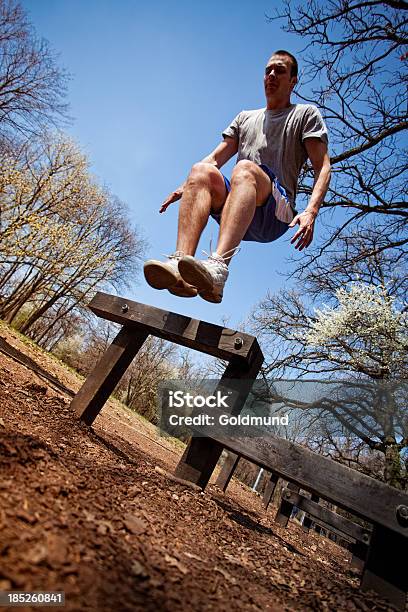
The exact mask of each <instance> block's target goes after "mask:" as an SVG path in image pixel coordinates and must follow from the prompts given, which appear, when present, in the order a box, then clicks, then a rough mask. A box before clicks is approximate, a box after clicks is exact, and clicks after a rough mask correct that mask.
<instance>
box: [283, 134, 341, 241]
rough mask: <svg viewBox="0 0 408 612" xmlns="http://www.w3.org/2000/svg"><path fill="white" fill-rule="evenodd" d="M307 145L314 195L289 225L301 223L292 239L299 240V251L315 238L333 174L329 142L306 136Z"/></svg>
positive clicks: (293, 225)
mask: <svg viewBox="0 0 408 612" xmlns="http://www.w3.org/2000/svg"><path fill="white" fill-rule="evenodd" d="M305 147H306V151H307V154H308V156H309V159H310V161H311V162H312V166H313V171H314V183H313V190H312V195H311V196H310V200H309V203H308V205H307V206H306V208H305V210H304V211H303V212H302V213H300V214H299V215H296V217H295V218H294V219H293V221H292V223H291V224H290V225H289V227H295V225H297V224H299V229H298V231H297V232H296V234H295V235H294V236H293V238H292V240H291V243H292V244H294V243H296V241H298V242H297V244H295V249H299V251H302V250H303V249H304V248H305V247H308V246H309V244H310V243H311V242H312V240H313V229H314V223H315V220H316V217H317V213H318V212H319V209H320V207H321V205H322V204H323V200H324V196H325V195H326V193H327V190H328V188H329V183H330V176H331V166H330V158H329V154H328V152H327V144H326V143H324V142H322V141H321V140H319V138H306V140H305Z"/></svg>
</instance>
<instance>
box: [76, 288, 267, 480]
mask: <svg viewBox="0 0 408 612" xmlns="http://www.w3.org/2000/svg"><path fill="white" fill-rule="evenodd" d="M89 308H90V310H91V311H92V312H93V313H95V314H96V315H97V316H98V317H101V318H103V319H107V320H109V321H113V322H115V323H119V324H121V325H122V329H121V330H120V331H119V333H118V335H117V336H116V338H115V339H114V340H113V342H112V343H111V345H110V346H109V347H108V349H107V350H106V351H105V353H104V354H103V355H102V357H101V359H100V360H99V362H98V363H97V365H96V366H95V368H94V370H93V371H92V372H91V374H90V375H89V376H88V378H87V379H86V381H85V382H84V384H83V386H82V387H81V389H80V390H79V392H78V393H77V395H76V396H75V397H74V399H73V401H72V403H71V407H72V408H73V409H74V410H75V411H76V413H77V415H78V416H79V418H80V419H81V420H82V421H84V422H85V423H87V424H88V425H91V424H92V423H93V422H94V420H95V419H96V417H97V416H98V414H99V412H100V410H101V409H102V407H103V406H104V404H105V402H106V401H107V399H108V398H109V396H110V395H111V393H112V392H113V391H114V389H115V387H116V385H117V384H118V382H119V381H120V379H121V378H122V376H123V374H124V373H125V372H126V370H127V368H128V367H129V365H130V364H131V362H132V361H133V359H134V357H135V356H136V354H137V353H138V351H139V350H140V348H141V347H142V345H143V343H144V342H145V340H146V339H147V338H148V336H149V335H152V336H156V337H158V338H164V339H165V340H169V341H170V342H174V343H176V344H179V345H181V346H186V347H188V348H192V349H194V350H196V351H200V352H201V353H206V354H208V355H212V356H214V357H218V358H220V359H223V360H226V361H227V362H228V365H227V367H226V369H225V372H224V374H223V376H222V378H221V382H220V385H219V386H221V387H222V381H223V380H228V384H229V386H231V381H234V380H235V381H236V383H237V386H238V387H239V393H238V394H237V397H236V400H235V403H234V406H233V408H232V413H233V414H239V412H240V411H241V409H242V407H243V405H244V404H245V401H246V399H247V396H248V394H249V392H250V390H251V387H252V385H253V382H254V380H255V379H256V377H257V375H258V372H259V370H260V368H261V365H262V363H263V360H264V357H263V354H262V351H261V349H260V347H259V344H258V341H257V339H256V338H255V337H254V336H250V335H248V334H245V333H243V332H238V331H235V330H233V329H229V328H227V327H222V326H219V325H214V324H213V323H206V322H205V321H199V320H197V319H192V318H190V317H186V316H184V315H180V314H176V313H174V312H169V311H166V310H161V309H159V308H155V307H153V306H148V305H146V304H140V303H139V302H133V301H131V300H125V299H123V298H121V297H116V296H112V295H109V294H106V293H101V292H100V293H97V294H96V295H95V297H94V298H93V300H92V301H91V303H90V304H89ZM221 453H222V445H220V444H219V443H218V442H216V441H214V440H209V439H208V438H192V439H191V441H190V443H189V444H188V445H187V448H186V450H185V452H184V454H183V457H182V459H181V460H180V462H179V465H178V467H177V471H176V476H177V477H179V478H182V479H184V480H189V481H191V482H193V483H195V484H197V485H198V486H200V487H202V488H203V487H205V486H206V484H207V483H208V481H209V479H210V477H211V474H212V472H213V470H214V468H215V466H216V464H217V462H218V459H219V457H220V455H221Z"/></svg>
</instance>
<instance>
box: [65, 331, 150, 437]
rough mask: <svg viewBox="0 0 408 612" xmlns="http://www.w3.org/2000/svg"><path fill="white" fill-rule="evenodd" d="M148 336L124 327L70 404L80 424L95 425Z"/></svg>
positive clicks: (142, 332) (145, 333)
mask: <svg viewBox="0 0 408 612" xmlns="http://www.w3.org/2000/svg"><path fill="white" fill-rule="evenodd" d="M148 335H149V334H148V333H147V332H144V331H140V330H138V329H135V328H130V327H122V329H121V330H120V332H119V333H118V335H117V336H116V338H115V339H114V340H113V342H112V344H111V345H110V346H109V347H108V349H107V350H106V351H105V352H104V354H103V355H102V357H101V359H100V360H99V362H98V363H97V364H96V366H95V368H94V369H93V370H92V372H91V373H90V375H89V376H88V378H87V379H86V381H85V382H84V384H83V385H82V387H81V389H80V390H79V391H78V393H77V394H76V396H75V397H74V399H73V400H72V402H71V408H73V410H74V411H75V412H76V413H77V415H78V417H79V418H80V419H81V421H84V422H85V423H86V424H87V425H92V423H93V422H94V420H95V419H96V417H97V416H98V414H99V412H100V411H101V409H102V407H103V405H104V404H105V402H106V400H107V399H108V397H109V396H110V395H111V393H112V392H113V391H114V389H115V387H116V385H117V384H118V382H119V381H120V379H121V378H122V376H123V374H124V373H125V372H126V370H127V368H128V366H129V365H130V364H131V362H132V361H133V358H134V357H135V355H136V353H137V352H138V351H139V349H140V347H141V346H142V345H143V343H144V341H145V340H146V338H147V337H148Z"/></svg>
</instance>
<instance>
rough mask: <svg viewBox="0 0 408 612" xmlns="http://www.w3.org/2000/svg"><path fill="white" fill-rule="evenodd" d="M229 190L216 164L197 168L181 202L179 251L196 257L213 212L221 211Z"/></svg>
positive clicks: (200, 165)
mask: <svg viewBox="0 0 408 612" xmlns="http://www.w3.org/2000/svg"><path fill="white" fill-rule="evenodd" d="M226 197H227V189H226V187H225V183H224V179H223V176H222V174H221V172H220V171H219V170H218V169H217V168H216V167H215V166H213V165H212V164H207V163H203V162H200V163H198V164H195V165H194V166H193V167H192V169H191V172H190V174H189V176H188V178H187V181H186V184H185V187H184V190H183V196H182V198H181V202H180V209H179V219H178V235H177V246H176V250H177V251H182V252H183V253H184V254H185V255H194V254H195V252H196V249H197V245H198V242H199V240H200V236H201V234H202V232H203V230H204V228H205V226H206V225H207V222H208V218H209V216H210V212H211V211H213V212H217V211H218V210H221V208H222V206H223V204H224V202H225V200H226Z"/></svg>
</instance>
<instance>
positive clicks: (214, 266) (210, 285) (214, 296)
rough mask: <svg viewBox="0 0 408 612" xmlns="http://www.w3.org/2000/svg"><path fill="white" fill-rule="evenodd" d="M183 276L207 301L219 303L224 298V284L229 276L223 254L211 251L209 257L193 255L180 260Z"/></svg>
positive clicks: (180, 269)
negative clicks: (198, 257) (196, 257)
mask: <svg viewBox="0 0 408 612" xmlns="http://www.w3.org/2000/svg"><path fill="white" fill-rule="evenodd" d="M179 272H180V274H181V277H182V278H183V279H184V280H185V281H186V283H189V284H190V285H193V286H194V287H197V291H198V294H199V295H200V297H202V298H203V299H204V300H207V302H213V303H214V304H219V303H220V302H221V300H222V295H223V291H224V285H225V282H226V280H227V278H228V266H227V264H226V263H225V259H224V257H223V256H222V255H218V254H217V253H211V255H209V256H208V259H205V260H202V261H200V260H198V259H195V258H194V257H192V256H191V255H186V256H184V257H182V259H180V261H179Z"/></svg>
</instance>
